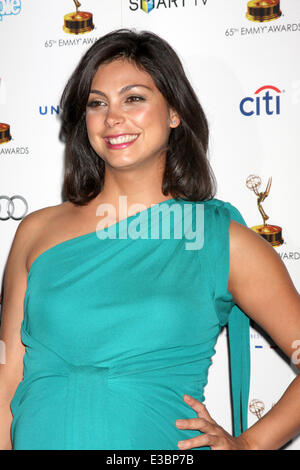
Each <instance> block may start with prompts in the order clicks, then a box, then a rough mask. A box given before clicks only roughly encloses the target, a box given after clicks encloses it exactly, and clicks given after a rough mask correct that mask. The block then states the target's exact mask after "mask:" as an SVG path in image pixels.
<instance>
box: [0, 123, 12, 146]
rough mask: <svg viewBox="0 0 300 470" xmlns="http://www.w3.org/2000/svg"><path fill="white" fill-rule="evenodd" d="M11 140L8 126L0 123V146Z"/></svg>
mask: <svg viewBox="0 0 300 470" xmlns="http://www.w3.org/2000/svg"><path fill="white" fill-rule="evenodd" d="M10 140H11V135H10V126H9V125H8V124H4V123H3V122H0V144H5V142H9V141H10Z"/></svg>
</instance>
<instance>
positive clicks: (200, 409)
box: [183, 395, 216, 424]
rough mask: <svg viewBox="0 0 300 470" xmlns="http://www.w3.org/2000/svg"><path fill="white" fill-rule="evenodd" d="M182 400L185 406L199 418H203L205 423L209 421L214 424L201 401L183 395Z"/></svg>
mask: <svg viewBox="0 0 300 470" xmlns="http://www.w3.org/2000/svg"><path fill="white" fill-rule="evenodd" d="M183 399H184V401H185V402H186V404H187V405H189V406H190V407H191V408H193V410H194V411H196V413H198V416H199V418H205V419H206V421H210V422H211V423H214V424H216V422H215V421H214V420H213V419H212V417H211V416H210V414H209V412H208V411H207V409H206V406H205V405H204V404H203V403H201V401H198V400H196V398H194V397H191V396H190V395H184V396H183Z"/></svg>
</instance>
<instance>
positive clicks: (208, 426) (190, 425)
mask: <svg viewBox="0 0 300 470" xmlns="http://www.w3.org/2000/svg"><path fill="white" fill-rule="evenodd" d="M175 424H176V426H177V427H178V428H179V429H197V430H199V431H202V432H207V433H209V432H211V433H212V432H213V431H214V430H215V424H213V423H211V422H209V421H207V420H206V419H204V418H191V419H177V420H176V421H175Z"/></svg>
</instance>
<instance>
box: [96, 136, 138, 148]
mask: <svg viewBox="0 0 300 470" xmlns="http://www.w3.org/2000/svg"><path fill="white" fill-rule="evenodd" d="M138 136H139V134H127V135H120V136H119V137H104V141H105V143H106V145H107V146H108V147H109V148H125V147H128V146H129V145H131V144H133V142H135V141H136V139H137V138H138Z"/></svg>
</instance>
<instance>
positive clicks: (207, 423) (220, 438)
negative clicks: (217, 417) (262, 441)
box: [175, 395, 251, 450]
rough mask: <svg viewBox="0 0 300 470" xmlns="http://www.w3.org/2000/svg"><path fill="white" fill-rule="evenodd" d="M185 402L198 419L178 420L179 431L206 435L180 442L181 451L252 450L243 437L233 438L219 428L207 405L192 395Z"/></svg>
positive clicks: (176, 422) (186, 396)
mask: <svg viewBox="0 0 300 470" xmlns="http://www.w3.org/2000/svg"><path fill="white" fill-rule="evenodd" d="M183 399H184V401H185V402H186V403H187V404H188V405H189V406H190V407H191V408H193V410H195V411H196V413H197V415H198V418H193V419H177V420H176V421H175V425H176V426H177V428H178V429H197V430H199V431H201V432H203V433H204V434H202V435H200V436H197V437H194V438H193V439H186V440H185V441H179V442H178V447H179V449H193V448H195V447H202V446H210V448H211V450H251V447H250V444H249V443H248V442H247V441H246V440H245V439H244V438H243V437H242V436H239V437H233V436H231V435H230V434H228V432H226V431H225V429H223V428H222V427H221V426H219V425H218V424H217V423H216V422H215V421H214V420H213V419H212V417H211V416H210V414H209V412H208V411H207V409H206V407H205V405H204V404H203V403H201V402H200V401H198V400H196V398H193V397H191V396H190V395H184V397H183Z"/></svg>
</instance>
